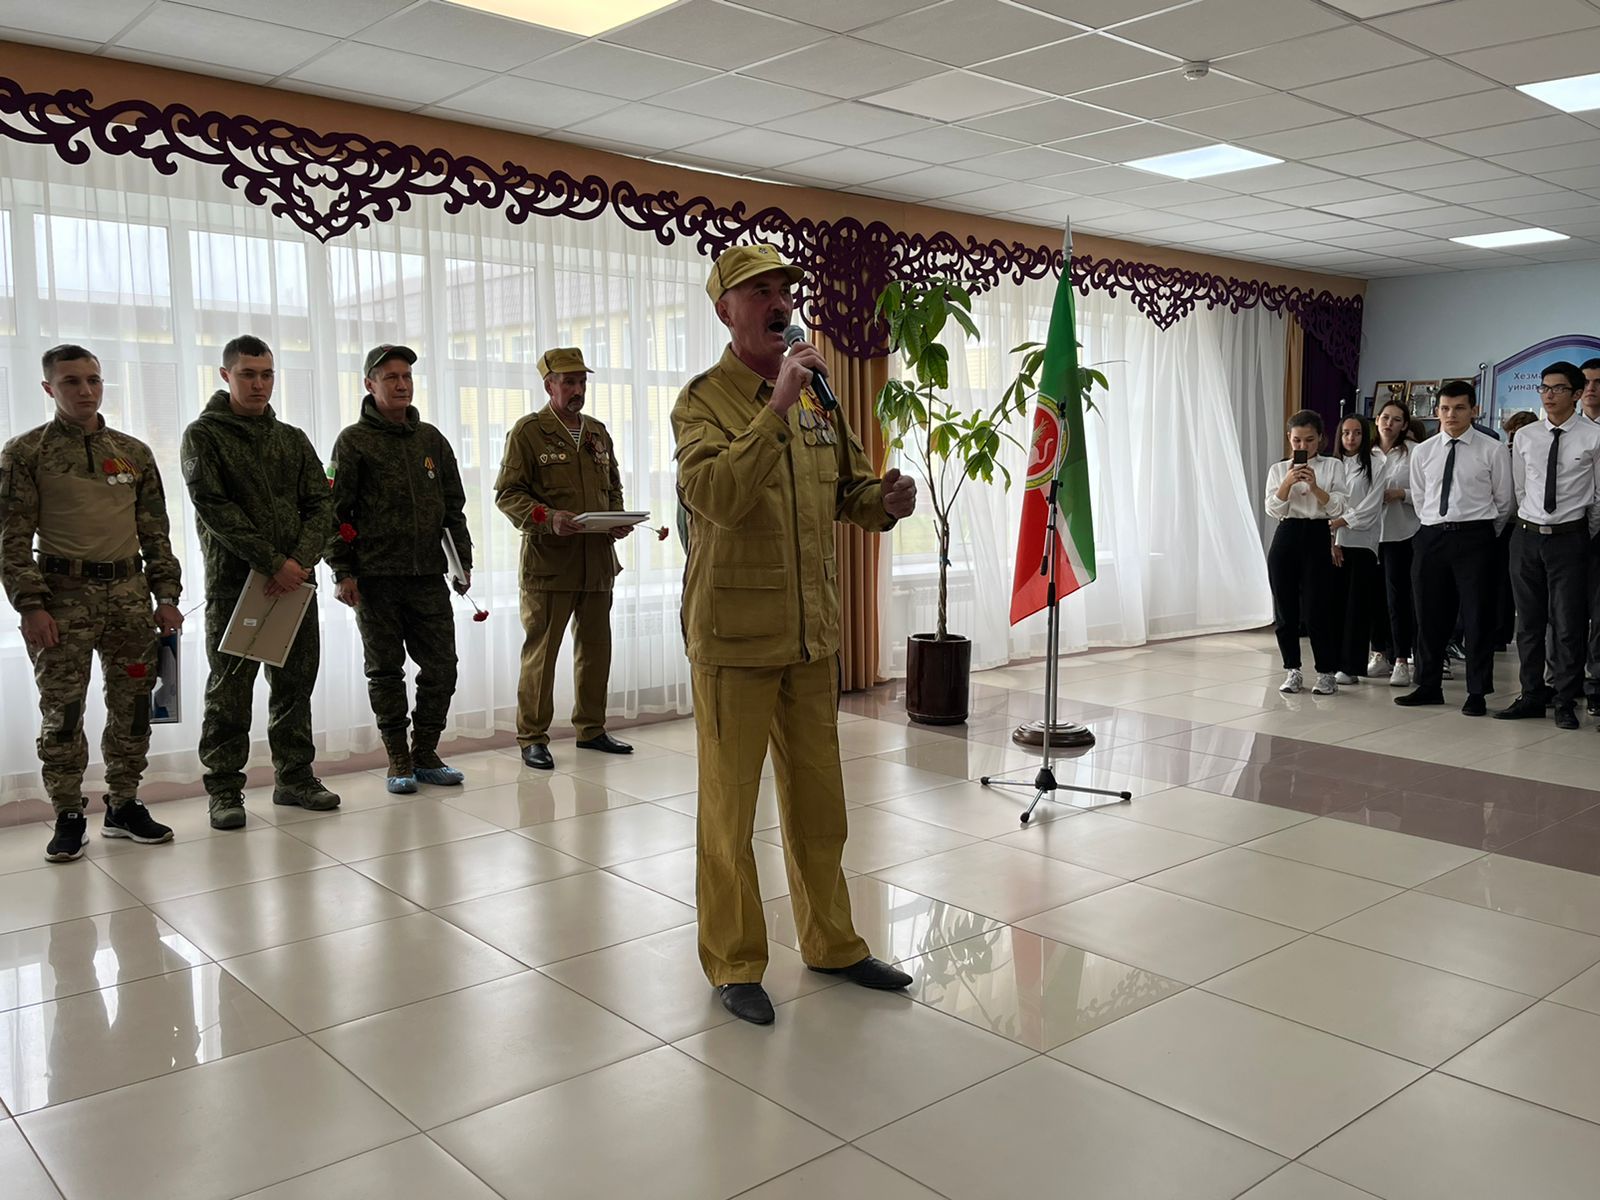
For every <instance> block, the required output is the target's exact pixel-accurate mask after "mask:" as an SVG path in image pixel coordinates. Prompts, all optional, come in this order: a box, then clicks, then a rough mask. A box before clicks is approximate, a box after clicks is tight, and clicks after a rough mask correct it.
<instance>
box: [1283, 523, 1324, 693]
mask: <svg viewBox="0 0 1600 1200" xmlns="http://www.w3.org/2000/svg"><path fill="white" fill-rule="evenodd" d="M1267 581H1268V582H1269V583H1270V584H1271V585H1272V608H1273V630H1274V631H1275V632H1276V633H1277V635H1278V650H1279V652H1280V653H1281V654H1282V655H1283V665H1284V667H1285V669H1287V670H1291V671H1292V670H1298V669H1299V667H1300V622H1301V620H1302V619H1303V620H1304V621H1305V625H1306V632H1307V633H1308V634H1309V635H1310V636H1311V659H1312V661H1313V662H1314V663H1315V664H1316V669H1317V672H1318V673H1319V674H1328V675H1331V674H1332V673H1333V672H1335V671H1337V670H1338V669H1339V640H1340V633H1341V630H1340V627H1339V591H1338V579H1337V577H1336V576H1335V574H1334V567H1333V539H1332V536H1331V535H1330V534H1329V532H1328V522H1327V521H1326V520H1313V519H1309V518H1305V517H1291V518H1289V519H1287V520H1284V521H1281V522H1279V524H1278V532H1277V533H1275V534H1273V535H1272V547H1271V548H1270V549H1269V550H1268V551H1267Z"/></svg>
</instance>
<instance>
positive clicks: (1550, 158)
mask: <svg viewBox="0 0 1600 1200" xmlns="http://www.w3.org/2000/svg"><path fill="white" fill-rule="evenodd" d="M1493 158H1494V161H1495V162H1497V163H1499V164H1500V165H1501V166H1502V167H1508V168H1510V169H1511V170H1513V171H1525V172H1527V173H1528V174H1530V175H1538V174H1542V173H1543V172H1545V171H1565V170H1570V169H1572V168H1573V167H1595V166H1600V140H1597V141H1591V142H1574V143H1572V144H1571V145H1570V146H1541V147H1540V148H1539V149H1537V150H1518V151H1516V152H1515V153H1514V154H1496V155H1494V156H1493Z"/></svg>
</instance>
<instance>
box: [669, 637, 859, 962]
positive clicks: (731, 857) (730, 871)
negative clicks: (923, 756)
mask: <svg viewBox="0 0 1600 1200" xmlns="http://www.w3.org/2000/svg"><path fill="white" fill-rule="evenodd" d="M693 685H694V709H695V726H696V731H697V733H698V743H699V757H700V802H699V821H698V826H699V836H698V844H699V853H698V858H697V865H696V874H695V902H696V905H697V906H698V908H699V921H700V963H701V965H702V966H703V967H704V968H705V972H706V978H708V979H709V980H711V982H712V984H713V985H714V986H717V985H721V984H724V983H759V982H760V980H761V976H762V973H763V972H764V971H765V970H766V966H767V926H766V921H765V919H764V918H763V916H762V912H761V892H760V889H759V887H758V886H757V882H756V859H755V852H754V851H753V850H752V849H751V847H750V839H751V838H752V837H753V836H754V833H755V820H756V796H757V792H758V791H759V789H760V786H761V767H762V764H763V763H764V762H765V761H766V757H767V747H768V744H769V742H770V744H771V747H772V761H773V765H774V766H775V767H776V768H777V785H778V816H779V821H780V823H781V825H782V827H783V856H784V865H785V867H786V868H787V870H788V875H789V902H790V904H791V905H792V906H793V908H794V921H795V928H796V929H797V930H798V931H799V934H800V955H801V957H802V958H803V959H804V960H805V961H806V963H807V964H808V965H809V966H813V967H847V966H849V965H850V964H851V963H855V962H859V961H860V960H861V959H863V958H865V957H866V956H867V954H868V953H869V951H868V950H867V944H866V943H865V942H864V941H862V940H861V938H860V937H859V936H858V935H857V934H856V931H855V926H854V925H853V924H852V923H851V920H850V893H849V892H848V891H847V890H846V889H845V881H844V870H843V869H842V868H841V867H840V865H839V859H840V856H841V855H843V853H844V840H845V834H846V832H847V829H846V821H845V805H844V779H843V777H842V775H841V773H840V769H839V725H838V704H839V690H838V688H839V674H838V664H837V663H836V662H835V660H834V659H832V658H828V659H822V660H820V661H817V662H809V663H792V664H790V665H788V666H782V667H707V666H699V665H696V666H695V667H694V668H693Z"/></svg>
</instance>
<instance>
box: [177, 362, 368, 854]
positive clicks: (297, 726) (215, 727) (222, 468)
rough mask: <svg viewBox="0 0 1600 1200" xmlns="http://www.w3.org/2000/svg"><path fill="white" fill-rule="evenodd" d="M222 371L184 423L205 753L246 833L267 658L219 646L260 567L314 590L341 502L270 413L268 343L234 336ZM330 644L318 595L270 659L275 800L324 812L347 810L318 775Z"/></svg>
mask: <svg viewBox="0 0 1600 1200" xmlns="http://www.w3.org/2000/svg"><path fill="white" fill-rule="evenodd" d="M222 379H223V382H224V383H226V384H227V387H225V388H221V389H218V391H217V392H216V393H214V394H213V395H212V397H211V399H210V400H209V401H207V403H206V406H205V408H204V409H203V410H202V411H201V413H200V416H199V418H198V419H197V420H195V421H194V422H192V423H191V424H190V425H189V427H188V428H187V429H185V430H184V431H183V450H182V454H183V478H184V482H185V483H186V484H188V486H189V499H190V500H191V501H193V503H194V512H195V524H196V525H197V526H198V527H199V532H200V549H201V552H202V553H203V554H204V555H205V563H206V657H207V660H208V661H209V663H210V667H211V673H210V675H209V677H208V678H207V680H206V706H205V717H204V718H203V720H202V721H201V725H200V761H201V762H202V763H204V764H205V768H206V774H205V785H206V794H207V795H208V796H209V797H210V809H211V827H212V828H213V829H240V828H243V826H244V823H245V812H244V783H245V774H244V768H245V763H246V762H248V761H249V758H250V710H251V707H252V705H253V701H254V695H255V680H256V668H257V667H258V666H259V662H258V661H257V659H256V658H253V657H240V656H237V655H235V654H231V653H229V652H227V651H225V650H223V649H222V642H223V640H224V637H225V635H226V634H227V632H228V625H229V622H230V621H231V620H232V618H233V614H234V610H235V609H236V608H238V607H239V599H240V596H241V595H242V594H243V593H244V591H245V588H246V585H247V584H248V583H249V580H250V576H251V573H252V572H255V573H257V574H259V575H260V576H261V577H262V578H263V579H264V580H265V588H264V591H265V594H266V595H267V596H269V597H276V596H287V595H289V594H290V593H292V592H296V591H298V590H299V589H301V588H305V587H310V586H312V575H311V573H312V570H313V568H315V567H316V565H317V560H318V559H319V558H321V557H322V552H323V547H324V546H325V545H326V544H327V541H328V534H329V533H330V532H331V531H332V526H333V520H332V517H333V503H332V501H331V499H330V497H329V495H328V480H327V476H326V475H324V474H323V470H322V460H321V459H320V458H318V457H317V452H316V450H315V449H313V448H312V445H311V439H310V438H308V437H306V435H305V433H304V432H303V431H302V430H300V429H297V428H295V427H294V426H293V425H288V424H285V423H284V422H282V421H280V420H278V416H277V413H275V412H274V411H273V408H272V389H273V384H274V382H275V380H276V374H275V372H274V370H273V364H272V350H271V348H270V347H268V346H267V344H266V343H265V342H263V341H262V340H261V339H260V338H256V337H251V336H250V335H248V334H245V335H243V336H241V337H236V338H234V339H233V340H232V341H231V342H229V343H228V344H227V345H226V346H224V347H223V350H222ZM321 651H322V643H321V639H320V637H319V636H318V631H317V606H316V605H315V604H314V603H313V604H309V605H307V610H306V613H305V616H304V618H303V619H302V620H301V622H300V625H299V627H298V628H297V629H296V630H295V633H294V639H293V642H292V643H291V644H290V646H289V650H288V653H287V655H286V656H285V657H284V658H283V660H282V665H281V666H268V667H267V687H268V689H269V699H268V701H267V742H268V745H270V746H271V748H272V766H273V769H274V771H275V773H276V786H275V787H274V788H273V792H272V802H273V803H274V804H282V805H296V806H298V807H300V808H306V809H311V810H314V811H317V812H323V811H326V810H328V809H334V808H338V807H339V797H338V796H336V795H335V794H334V793H333V792H330V791H329V790H328V789H327V788H325V787H323V786H322V781H321V780H319V779H318V778H317V777H316V774H315V773H314V771H313V759H314V758H315V757H316V746H315V744H314V743H313V742H312V740H311V689H312V688H313V687H314V686H315V684H316V682H317V667H318V664H319V662H320V660H321Z"/></svg>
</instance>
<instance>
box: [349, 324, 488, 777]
mask: <svg viewBox="0 0 1600 1200" xmlns="http://www.w3.org/2000/svg"><path fill="white" fill-rule="evenodd" d="M416 361H417V356H416V352H415V351H413V350H411V349H410V348H409V347H407V346H390V345H383V346H378V347H377V348H376V349H374V350H373V351H372V352H371V353H370V354H368V355H367V358H366V363H365V367H364V371H363V374H364V377H365V379H366V383H367V395H366V396H365V397H364V398H363V399H362V401H361V419H360V420H359V421H357V422H356V423H355V424H354V425H350V426H347V427H346V428H345V429H344V430H343V431H342V432H341V433H340V434H339V440H338V441H337V442H335V443H334V446H333V457H332V458H331V459H330V460H329V462H328V477H329V479H331V480H332V481H333V511H334V519H335V520H336V521H337V522H338V529H337V530H336V531H335V533H334V535H333V537H332V538H330V539H329V541H328V549H327V555H326V557H327V560H328V566H329V567H331V568H332V569H333V579H334V583H335V584H336V585H337V588H338V596H339V599H340V601H342V602H343V603H345V604H348V605H349V606H350V607H352V608H354V609H355V610H356V625H357V627H358V628H359V629H360V630H361V642H362V645H363V647H364V649H365V651H366V669H367V694H368V696H369V697H370V698H371V700H372V712H373V715H374V716H375V717H377V718H378V733H379V734H380V735H381V736H382V738H383V746H384V749H385V750H386V751H388V754H389V785H388V786H389V790H390V791H391V792H396V793H407V792H414V791H416V790H417V782H418V781H419V780H420V781H421V782H423V783H433V784H445V785H454V784H459V783H461V781H462V774H461V772H460V771H457V770H456V769H455V768H454V767H449V766H446V765H445V763H444V762H443V760H441V759H440V758H439V737H440V735H441V734H442V733H443V732H444V724H445V718H446V717H447V716H448V715H449V712H450V699H451V697H452V696H454V695H455V691H456V626H455V613H454V612H453V610H452V609H451V607H450V589H449V587H448V586H447V585H446V583H445V579H444V575H445V571H446V569H447V566H446V558H445V552H444V548H443V545H442V540H443V535H444V534H445V533H447V532H448V533H449V535H450V538H451V540H452V541H453V542H454V544H455V549H456V554H457V555H458V556H459V557H460V560H461V568H462V570H464V571H466V572H467V578H466V579H464V580H463V581H462V582H463V584H470V583H471V571H472V535H471V534H470V533H469V532H468V531H467V518H466V503H467V496H466V492H465V491H464V490H463V488H462V486H461V472H460V471H459V470H457V468H456V455H455V451H454V450H452V449H451V448H450V443H449V442H448V441H447V440H446V439H445V436H444V434H442V433H440V432H439V430H438V429H436V428H435V427H434V426H432V425H429V424H428V423H427V422H425V421H423V420H422V419H421V418H420V417H419V416H418V415H417V410H416V408H415V407H414V406H413V405H412V403H411V394H412V393H411V366H412V364H413V363H415V362H416ZM407 651H409V652H410V654H411V658H412V661H414V662H415V663H416V664H417V704H416V711H415V712H414V713H413V714H412V715H411V735H412V737H411V742H410V743H409V744H408V743H407V741H406V718H407V711H406V710H407V704H406V653H407Z"/></svg>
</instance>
